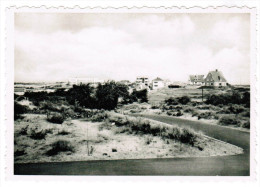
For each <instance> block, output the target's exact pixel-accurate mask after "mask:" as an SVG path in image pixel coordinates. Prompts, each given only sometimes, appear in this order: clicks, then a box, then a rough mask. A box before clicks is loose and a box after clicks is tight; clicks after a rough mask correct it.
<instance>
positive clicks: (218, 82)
mask: <svg viewBox="0 0 260 187" xmlns="http://www.w3.org/2000/svg"><path fill="white" fill-rule="evenodd" d="M205 85H206V86H215V87H222V86H227V80H226V79H225V77H224V75H223V73H222V72H221V71H218V69H216V70H215V71H210V72H209V73H208V75H207V76H206V78H205Z"/></svg>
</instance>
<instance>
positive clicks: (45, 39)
mask: <svg viewBox="0 0 260 187" xmlns="http://www.w3.org/2000/svg"><path fill="white" fill-rule="evenodd" d="M215 69H219V70H220V71H222V72H223V74H224V76H225V77H226V79H227V80H228V82H230V83H231V84H237V83H242V84H249V81H250V16H249V14H181V13H179V14H87V13H86V14H77V13H48V14H47V13H17V14H16V15H15V81H16V82H38V81H67V80H68V79H69V78H70V77H96V78H101V79H115V80H123V79H128V80H131V81H133V80H135V78H136V76H141V75H145V76H148V77H150V78H151V79H153V78H155V77H161V78H164V79H170V80H172V81H187V80H188V75H189V74H205V75H206V74H207V73H208V71H211V70H215Z"/></svg>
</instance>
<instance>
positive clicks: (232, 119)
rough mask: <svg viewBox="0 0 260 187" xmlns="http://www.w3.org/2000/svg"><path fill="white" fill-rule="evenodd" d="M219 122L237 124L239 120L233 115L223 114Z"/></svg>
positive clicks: (221, 123)
mask: <svg viewBox="0 0 260 187" xmlns="http://www.w3.org/2000/svg"><path fill="white" fill-rule="evenodd" d="M219 124H220V125H223V126H227V125H239V124H240V121H239V120H238V119H237V118H236V117H235V116H223V117H221V118H220V119H219Z"/></svg>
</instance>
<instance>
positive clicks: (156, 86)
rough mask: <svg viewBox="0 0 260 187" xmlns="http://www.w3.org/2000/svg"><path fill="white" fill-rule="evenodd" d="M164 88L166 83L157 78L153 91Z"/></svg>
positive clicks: (154, 81) (153, 84) (153, 82)
mask: <svg viewBox="0 0 260 187" xmlns="http://www.w3.org/2000/svg"><path fill="white" fill-rule="evenodd" d="M163 87H164V81H163V80H162V79H161V78H159V77H157V78H156V79H154V80H153V81H152V88H153V90H156V89H159V88H163Z"/></svg>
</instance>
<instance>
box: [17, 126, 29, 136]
mask: <svg viewBox="0 0 260 187" xmlns="http://www.w3.org/2000/svg"><path fill="white" fill-rule="evenodd" d="M28 128H29V125H27V126H26V127H22V128H21V130H20V132H19V134H20V135H27V131H28Z"/></svg>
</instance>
